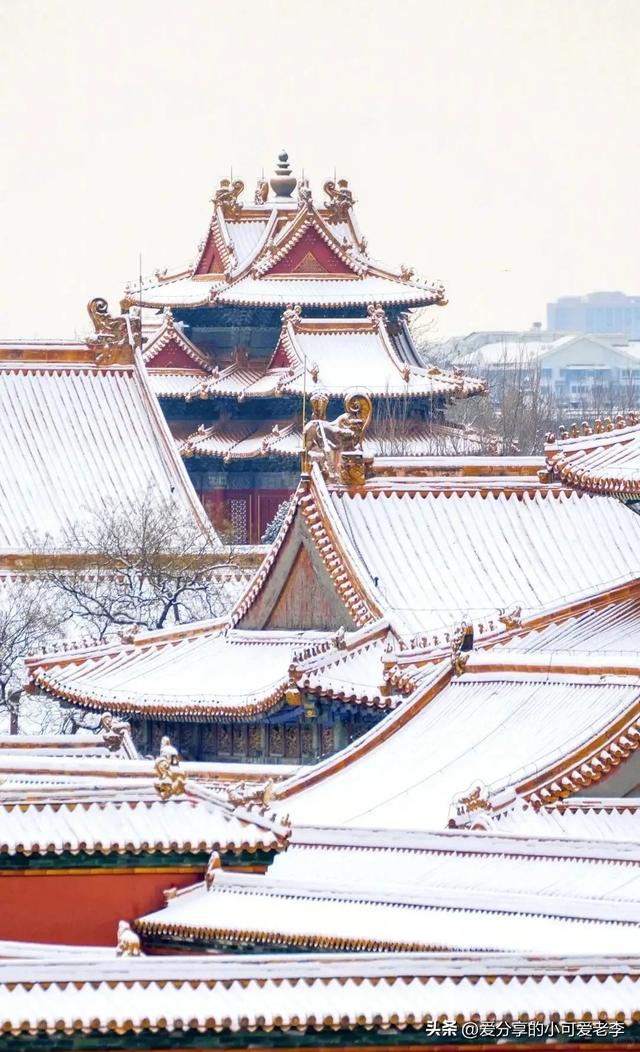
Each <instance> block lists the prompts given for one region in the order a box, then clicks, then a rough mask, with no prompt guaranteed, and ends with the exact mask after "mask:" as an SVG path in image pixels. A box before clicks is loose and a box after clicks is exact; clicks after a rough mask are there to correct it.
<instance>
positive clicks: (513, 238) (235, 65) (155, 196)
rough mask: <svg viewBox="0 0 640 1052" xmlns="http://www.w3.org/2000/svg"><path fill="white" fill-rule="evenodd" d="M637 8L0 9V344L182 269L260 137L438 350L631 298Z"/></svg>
mask: <svg viewBox="0 0 640 1052" xmlns="http://www.w3.org/2000/svg"><path fill="white" fill-rule="evenodd" d="M639 36H640V2H639V0H279V2H278V0H100V2H98V0H0V52H1V54H0V59H1V63H2V69H1V74H0V75H1V77H2V106H1V108H0V120H1V121H2V155H1V159H0V208H1V213H0V230H1V231H2V243H3V244H2V252H1V253H0V273H1V279H2V281H1V289H2V292H1V295H0V338H7V337H10V338H13V337H15V336H67V335H71V334H73V333H74V332H83V331H85V330H86V327H87V321H88V319H87V317H86V312H85V308H86V303H87V301H88V300H89V299H90V298H91V297H93V296H95V295H106V296H107V297H108V298H109V300H110V301H113V303H114V305H115V303H116V302H117V300H118V298H119V296H120V294H121V291H122V288H123V286H124V284H125V282H126V281H127V280H129V279H135V278H136V277H137V273H138V257H139V253H142V257H143V270H144V272H146V273H151V272H152V271H153V270H155V269H156V267H163V266H167V265H169V266H172V265H174V264H180V263H182V262H184V261H188V260H189V259H191V258H192V257H193V255H194V253H195V247H196V245H197V243H198V241H199V240H200V238H201V237H202V236H203V234H204V232H205V229H206V226H207V223H208V220H209V214H210V207H211V206H210V198H211V196H212V192H213V190H214V188H215V186H216V185H217V182H218V179H219V178H220V177H221V176H223V175H226V174H228V171H229V168H230V166H233V172H234V175H237V176H239V177H241V178H243V179H244V180H245V183H246V185H247V190H248V192H249V193H250V198H249V199H252V196H253V189H254V186H255V180H256V178H257V176H258V175H259V174H260V172H261V170H262V168H263V167H264V168H265V170H266V172H267V174H269V173H270V171H271V169H272V167H273V162H274V160H275V156H276V154H277V152H278V150H279V148H280V147H281V146H283V145H284V146H286V147H287V148H288V150H289V153H290V156H291V160H292V164H293V165H294V169H295V171H296V174H300V171H301V168H302V167H304V169H305V173H306V175H307V176H308V178H309V179H310V180H311V184H312V187H315V190H316V194H317V195H318V196H321V193H322V190H321V184H322V181H323V180H324V179H325V178H326V177H327V176H329V175H331V174H332V173H333V170H334V168H335V169H336V170H337V173H338V176H345V177H347V178H349V179H350V181H351V185H352V188H353V190H354V193H355V195H356V197H357V199H358V212H359V219H360V225H361V227H362V229H363V232H364V233H365V234H366V235H367V237H368V240H369V246H370V249H371V251H372V253H373V254H374V255H375V256H376V257H377V258H380V259H383V260H385V261H386V262H388V263H390V264H394V265H395V264H401V263H405V264H408V265H412V266H414V267H415V268H416V270H417V271H418V272H419V273H421V274H425V275H427V276H429V277H433V278H439V279H441V280H443V281H444V282H445V284H446V287H447V290H448V294H449V300H450V302H449V306H448V307H445V308H443V309H439V310H437V311H435V316H436V317H437V321H438V332H439V333H440V334H441V335H442V336H447V335H450V334H452V333H462V332H465V331H469V330H472V329H479V328H509V327H528V326H529V325H530V324H531V323H532V322H533V321H535V320H538V319H539V320H544V317H545V304H546V302H547V301H548V300H549V299H555V298H556V297H557V296H560V295H567V294H581V293H585V292H588V291H592V290H594V289H621V290H623V291H626V292H629V293H637V294H640V238H639V222H638V220H639V206H638V201H639V199H640V134H639V131H638V103H639V100H640V62H639V61H638V45H639Z"/></svg>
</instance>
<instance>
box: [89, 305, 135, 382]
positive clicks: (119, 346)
mask: <svg viewBox="0 0 640 1052" xmlns="http://www.w3.org/2000/svg"><path fill="white" fill-rule="evenodd" d="M87 310H88V312H89V317H90V318H91V321H92V322H93V327H94V329H95V333H93V334H92V335H91V336H88V337H87V345H88V346H89V347H91V348H92V349H93V350H95V352H96V365H99V366H102V367H107V366H112V365H131V364H132V362H133V357H134V353H135V349H136V347H142V326H141V322H140V318H139V316H137V315H135V314H129V313H126V312H125V313H124V314H121V315H120V316H118V317H115V318H114V317H112V316H111V315H110V314H109V304H108V303H107V301H106V300H105V299H102V297H100V296H97V297H96V298H95V299H92V300H91V301H90V303H88V304H87Z"/></svg>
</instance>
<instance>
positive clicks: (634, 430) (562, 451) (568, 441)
mask: <svg viewBox="0 0 640 1052" xmlns="http://www.w3.org/2000/svg"><path fill="white" fill-rule="evenodd" d="M545 455H546V458H547V464H548V468H549V471H550V473H551V475H552V476H553V477H555V478H558V479H561V480H562V482H563V483H564V484H565V485H569V486H574V487H575V488H576V489H581V490H586V491H590V492H594V493H610V494H612V495H613V496H617V497H621V498H634V497H638V496H639V495H640V423H639V422H638V418H637V414H635V413H631V414H629V415H628V417H627V419H626V420H625V419H624V417H618V418H617V420H616V421H615V424H614V423H613V422H612V421H611V420H609V419H606V420H604V421H601V420H598V421H596V423H595V425H594V427H593V428H592V427H591V426H590V425H588V424H583V425H582V426H581V427H578V426H577V425H574V426H573V427H572V429H571V432H570V433H569V432H566V431H563V432H562V433H561V435H560V437H559V438H557V439H556V437H555V435H549V436H548V437H547V443H546V445H545Z"/></svg>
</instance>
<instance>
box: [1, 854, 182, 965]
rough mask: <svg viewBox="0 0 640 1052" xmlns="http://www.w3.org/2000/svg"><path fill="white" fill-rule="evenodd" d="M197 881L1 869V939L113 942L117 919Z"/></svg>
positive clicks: (178, 874) (176, 875)
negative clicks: (168, 892) (170, 890)
mask: <svg viewBox="0 0 640 1052" xmlns="http://www.w3.org/2000/svg"><path fill="white" fill-rule="evenodd" d="M201 879H202V874H201V873H200V872H199V871H198V872H185V871H184V870H171V869H165V870H162V871H161V872H144V871H135V870H133V871H132V870H122V871H117V872H116V871H111V872H104V871H102V870H99V871H98V870H90V871H86V870H85V871H84V872H83V871H82V870H55V871H54V870H47V871H46V872H42V873H37V872H35V871H34V870H31V871H29V872H24V871H22V872H21V871H16V872H15V873H14V872H7V871H6V870H5V871H4V872H0V939H19V940H22V941H25V942H59V943H66V944H69V945H74V946H91V945H93V946H115V945H116V935H117V929H118V921H120V920H129V921H130V920H133V919H134V918H135V917H140V916H142V915H143V914H145V913H151V912H152V911H153V910H158V909H161V908H162V907H163V906H164V901H165V900H164V896H163V894H162V892H163V891H164V889H165V888H170V887H177V888H183V887H186V886H187V885H188V884H195V883H197V882H198V881H200V880H201Z"/></svg>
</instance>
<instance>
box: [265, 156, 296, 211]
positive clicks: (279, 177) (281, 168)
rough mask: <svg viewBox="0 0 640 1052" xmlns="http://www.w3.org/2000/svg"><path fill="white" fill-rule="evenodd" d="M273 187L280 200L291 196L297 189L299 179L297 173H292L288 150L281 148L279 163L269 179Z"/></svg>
mask: <svg viewBox="0 0 640 1052" xmlns="http://www.w3.org/2000/svg"><path fill="white" fill-rule="evenodd" d="M269 183H270V185H271V189H272V190H273V192H274V194H275V195H276V197H279V198H280V200H282V199H283V198H286V197H291V195H292V194H293V191H294V190H295V188H296V186H297V183H298V180H297V179H296V177H295V175H292V174H291V165H290V164H289V154H288V153H287V151H286V150H281V151H280V153H279V154H278V163H277V165H276V170H275V172H274V173H273V175H272V176H271V179H270V180H269Z"/></svg>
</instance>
